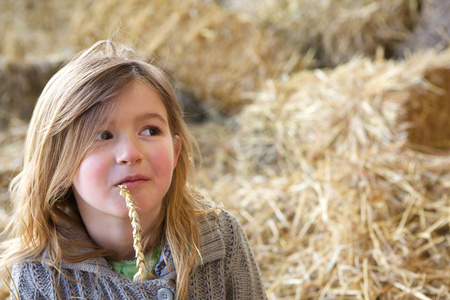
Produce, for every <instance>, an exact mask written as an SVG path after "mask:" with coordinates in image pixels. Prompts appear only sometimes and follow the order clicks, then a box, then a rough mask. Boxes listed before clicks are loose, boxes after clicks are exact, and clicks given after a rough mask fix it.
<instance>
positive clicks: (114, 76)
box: [0, 41, 207, 299]
mask: <svg viewBox="0 0 450 300" xmlns="http://www.w3.org/2000/svg"><path fill="white" fill-rule="evenodd" d="M135 80H140V81H141V82H144V83H146V84H148V85H149V86H150V87H152V88H153V89H154V90H155V91H156V92H157V93H158V94H159V96H160V97H161V99H162V101H163V102H164V104H165V107H166V110H167V113H168V118H169V120H168V123H169V127H170V131H171V134H172V135H173V136H175V135H178V136H179V137H180V139H181V145H182V147H181V152H180V155H179V158H178V163H177V166H176V168H175V170H174V173H173V179H172V183H171V185H170V188H169V190H168V192H167V194H166V196H165V198H164V201H163V209H162V210H161V214H160V216H159V218H158V224H159V225H160V228H161V229H162V230H161V236H160V237H159V240H160V241H161V242H166V243H167V244H168V245H169V247H170V249H171V251H172V254H173V259H174V263H175V268H176V271H177V272H176V273H177V278H176V280H177V296H178V297H179V298H180V299H184V298H187V295H188V281H189V277H190V275H192V273H193V272H194V270H195V268H196V266H197V265H198V264H199V262H200V259H201V257H200V253H199V251H198V248H199V229H198V222H197V216H198V215H199V214H201V213H205V212H206V211H207V209H206V206H205V205H203V204H204V202H203V200H202V199H201V197H200V196H199V195H198V194H197V193H196V191H195V190H194V189H193V188H191V187H190V185H189V184H188V181H189V180H190V179H192V168H193V163H192V159H193V150H194V147H193V145H195V143H194V142H193V139H192V137H191V136H190V134H189V131H188V130H187V127H186V124H185V122H184V120H183V112H182V110H181V108H180V105H179V104H178V101H177V100H176V98H175V96H174V91H173V88H172V84H171V82H170V80H169V79H168V78H167V76H166V75H165V74H164V72H163V71H162V70H160V69H159V68H157V67H155V66H154V65H152V64H150V63H147V62H145V61H144V60H143V59H141V58H139V57H138V56H136V55H135V54H134V52H133V51H132V50H130V49H128V48H126V47H124V46H123V45H118V44H115V43H113V42H111V41H100V42H97V43H96V44H94V45H93V46H92V47H91V48H89V49H88V50H86V51H84V52H82V53H81V54H80V55H78V56H77V57H75V58H74V59H73V60H72V61H70V62H69V63H68V64H67V65H65V66H64V67H63V68H62V69H61V70H59V71H58V72H57V73H56V74H55V75H54V76H53V77H52V79H51V80H50V81H49V83H48V84H47V86H46V87H45V89H44V91H43V92H42V94H41V96H40V97H39V99H38V101H37V104H36V107H35V110H34V113H33V116H32V119H31V121H30V125H29V129H28V134H27V138H26V142H25V150H24V161H23V169H22V172H21V173H20V174H19V175H18V176H17V177H16V178H14V179H13V181H12V183H11V187H10V191H11V200H12V202H13V205H14V213H13V216H12V218H11V220H10V222H9V223H8V225H7V228H6V230H5V232H7V233H8V234H9V238H8V239H7V240H6V241H5V242H3V243H2V244H1V248H2V250H3V252H2V254H1V256H0V263H1V267H2V270H0V272H4V271H5V267H7V268H10V267H11V266H12V264H13V263H15V262H18V261H21V260H24V259H29V258H33V257H39V255H40V254H41V253H42V252H43V251H44V250H46V251H47V252H48V253H49V256H50V263H52V264H53V265H55V266H56V265H57V264H58V263H59V262H61V261H62V260H64V261H67V262H72V263H76V262H81V261H84V260H86V259H89V258H92V257H98V256H110V255H112V252H111V251H110V250H108V249H101V248H99V247H98V246H96V245H95V244H94V243H93V242H92V240H90V239H89V238H88V235H87V233H86V231H85V228H84V224H83V222H82V220H81V218H80V215H79V212H78V208H77V206H76V202H75V200H74V196H73V193H72V189H71V183H72V179H73V177H74V175H75V172H76V170H77V166H78V165H79V164H80V162H81V161H82V159H83V158H84V157H85V156H86V155H87V154H88V153H89V149H90V148H91V146H92V141H93V140H94V136H95V134H96V132H98V131H99V130H100V129H101V126H102V123H104V122H106V121H107V120H108V115H110V114H109V113H108V112H110V111H111V106H112V105H108V103H109V100H111V99H112V98H114V97H115V96H116V95H118V94H119V93H120V91H121V90H123V89H124V87H125V86H127V85H128V84H130V83H131V82H132V81H135ZM175 141H176V140H175V139H174V142H175ZM72 228H78V230H77V231H76V232H77V234H78V235H79V236H80V238H73V234H74V230H73V229H72ZM143 242H144V243H146V242H147V243H148V239H147V241H146V240H145V239H144V241H143ZM86 246H88V247H90V248H92V249H93V250H92V251H90V252H83V251H77V249H81V248H85V247H86ZM143 246H144V249H145V244H144V245H143ZM3 275H5V274H3Z"/></svg>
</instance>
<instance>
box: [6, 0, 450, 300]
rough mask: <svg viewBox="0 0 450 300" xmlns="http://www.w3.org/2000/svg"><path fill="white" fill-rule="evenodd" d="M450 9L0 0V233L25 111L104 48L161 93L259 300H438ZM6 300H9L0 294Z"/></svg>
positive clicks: (445, 283)
mask: <svg viewBox="0 0 450 300" xmlns="http://www.w3.org/2000/svg"><path fill="white" fill-rule="evenodd" d="M449 12H450V2H449V1H447V0H374V1H369V0H334V1H333V0H264V1H261V0H259V1H258V0H247V1H239V0H220V1H213V0H210V1H207V0H170V1H163V0H155V1H151V0H146V1H144V0H128V1H117V0H101V1H88V0H79V1H58V0H41V1H32V0H0V104H1V106H0V145H1V146H0V204H1V205H0V228H4V226H5V223H6V222H7V221H8V218H9V215H10V209H11V208H10V204H9V192H8V185H9V182H10V180H11V178H13V177H14V176H15V175H16V174H17V173H18V172H20V168H21V153H22V149H23V142H24V137H25V132H26V129H27V123H28V120H29V118H30V116H31V113H32V111H33V106H34V103H35V101H36V99H37V98H38V96H39V94H40V92H41V91H42V89H43V87H44V86H45V84H46V83H47V81H48V80H49V79H50V77H51V76H52V75H53V74H54V73H55V72H56V71H57V70H58V69H59V68H60V67H61V66H62V65H63V64H64V62H65V61H67V60H68V59H70V58H71V57H72V56H73V55H74V54H76V53H77V52H79V51H81V50H83V49H85V48H87V47H89V46H90V45H92V44H93V43H94V42H95V41H97V40H100V39H108V38H110V39H115V40H119V41H122V42H124V43H127V44H129V45H130V46H133V47H134V48H136V49H137V50H138V52H139V53H140V54H141V55H143V56H144V57H146V58H148V60H149V61H152V62H153V63H155V64H156V65H158V66H160V67H161V68H163V69H164V70H165V71H166V72H167V73H168V74H169V75H170V76H171V77H172V78H173V79H174V83H175V86H176V90H177V95H178V98H179V100H180V102H181V103H182V105H183V108H184V110H185V112H186V121H187V122H188V124H189V126H190V128H191V129H192V132H193V134H194V135H195V136H196V138H197V140H198V142H199V144H200V150H201V155H202V161H201V164H200V159H199V158H198V159H197V160H198V162H199V164H198V168H197V172H196V184H197V186H198V187H199V189H200V190H201V192H202V193H203V194H204V195H205V196H207V197H210V198H211V199H213V200H214V201H215V202H217V203H223V205H224V206H225V208H226V209H228V210H229V211H231V212H232V213H233V214H235V215H236V217H237V218H238V219H239V221H240V222H241V223H242V224H243V226H244V229H245V231H246V234H247V236H248V238H249V240H250V243H251V245H252V248H253V250H254V252H255V255H256V258H257V260H258V263H259V265H260V268H261V272H262V276H263V281H264V284H265V287H266V290H267V295H268V297H269V299H450V292H449V288H448V287H449V286H450V225H449V224H450V205H449V204H450V200H449V190H450V156H449V154H450V121H449V118H448V116H449V112H450V51H449V50H448V46H449V45H450V18H449V17H448V14H449ZM1 289H2V295H6V294H7V290H6V286H3V287H2V288H1Z"/></svg>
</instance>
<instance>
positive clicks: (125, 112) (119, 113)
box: [111, 81, 168, 123]
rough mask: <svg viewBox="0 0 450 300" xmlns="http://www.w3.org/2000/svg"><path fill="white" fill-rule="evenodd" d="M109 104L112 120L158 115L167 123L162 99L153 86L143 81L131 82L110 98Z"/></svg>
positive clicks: (139, 118) (140, 118)
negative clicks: (110, 105)
mask: <svg viewBox="0 0 450 300" xmlns="http://www.w3.org/2000/svg"><path fill="white" fill-rule="evenodd" d="M111 104H112V106H113V108H112V116H111V117H112V121H117V119H118V118H120V119H123V118H127V117H134V118H137V119H138V120H142V119H145V118H149V117H158V116H159V117H160V118H162V119H163V120H164V121H165V122H166V123H167V119H168V114H167V109H166V106H165V104H164V101H163V100H162V99H161V97H160V95H159V94H158V92H157V91H156V90H155V89H154V88H153V87H151V86H149V85H148V84H146V83H144V82H141V81H133V82H131V83H130V84H128V85H127V86H125V87H124V88H123V89H122V91H121V92H120V93H119V94H118V95H117V96H116V97H115V98H113V99H112V101H111Z"/></svg>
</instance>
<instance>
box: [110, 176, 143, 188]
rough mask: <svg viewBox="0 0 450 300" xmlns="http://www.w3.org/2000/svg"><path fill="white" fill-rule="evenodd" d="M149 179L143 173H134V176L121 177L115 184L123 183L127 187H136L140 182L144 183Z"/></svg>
mask: <svg viewBox="0 0 450 300" xmlns="http://www.w3.org/2000/svg"><path fill="white" fill-rule="evenodd" d="M149 180H150V179H149V178H148V177H146V176H143V175H134V176H127V177H125V178H122V179H121V180H119V181H118V182H117V183H116V184H115V185H116V186H117V185H119V184H121V185H125V186H126V187H127V188H129V189H130V188H133V187H137V186H140V185H141V184H144V183H146V182H147V181H149Z"/></svg>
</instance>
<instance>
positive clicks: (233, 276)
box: [219, 212, 267, 300]
mask: <svg viewBox="0 0 450 300" xmlns="http://www.w3.org/2000/svg"><path fill="white" fill-rule="evenodd" d="M219 219H220V223H221V227H222V230H223V233H224V239H225V241H224V242H225V244H226V252H227V253H226V262H225V272H226V274H225V276H226V278H225V282H226V293H227V299H236V300H238V299H239V300H243V299H267V298H266V293H265V290H264V287H263V284H262V281H261V275H260V270H259V267H258V265H257V263H256V260H255V257H254V254H253V252H252V249H251V248H250V244H249V241H248V239H247V237H246V235H245V233H244V230H243V229H242V226H241V224H240V223H239V222H238V221H237V220H236V218H235V217H234V216H233V215H231V214H229V213H227V212H222V213H221V217H220V218H219Z"/></svg>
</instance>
